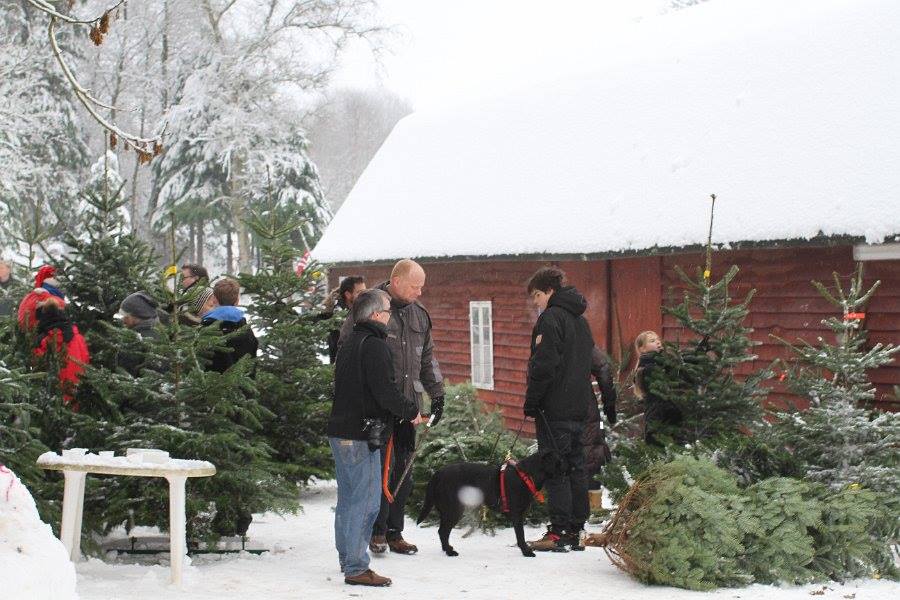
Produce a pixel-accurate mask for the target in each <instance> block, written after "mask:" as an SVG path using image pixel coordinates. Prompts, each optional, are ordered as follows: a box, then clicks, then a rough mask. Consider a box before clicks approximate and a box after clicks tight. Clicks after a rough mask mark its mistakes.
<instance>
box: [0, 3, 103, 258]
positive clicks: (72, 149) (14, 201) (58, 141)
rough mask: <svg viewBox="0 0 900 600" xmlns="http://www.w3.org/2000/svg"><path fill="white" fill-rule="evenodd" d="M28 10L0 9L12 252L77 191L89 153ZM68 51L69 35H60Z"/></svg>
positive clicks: (42, 28)
mask: <svg viewBox="0 0 900 600" xmlns="http://www.w3.org/2000/svg"><path fill="white" fill-rule="evenodd" d="M46 27H47V23H46V20H45V19H44V18H43V15H41V14H40V13H38V12H37V11H35V10H34V9H33V8H31V7H30V6H29V5H28V3H18V2H4V3H2V4H0V98H3V103H4V106H3V109H2V111H0V112H2V115H3V127H2V128H0V164H2V165H3V168H2V169H0V241H3V238H4V237H5V238H6V240H5V241H6V243H5V244H3V245H6V246H11V245H12V244H13V242H14V241H21V239H22V238H23V237H27V235H26V233H25V230H26V229H28V228H29V226H31V225H32V224H33V223H34V222H35V221H40V220H42V219H45V218H48V217H49V216H50V215H51V207H56V208H59V207H61V206H63V205H64V204H65V202H67V201H68V200H69V199H71V198H72V196H73V195H74V194H75V193H76V191H77V189H78V185H79V184H78V182H79V177H80V176H81V174H82V173H83V171H84V169H85V167H86V166H87V156H88V151H87V146H86V144H85V142H84V139H85V138H84V134H83V132H82V129H81V123H80V119H79V117H78V112H77V110H76V106H75V101H74V99H73V98H72V96H71V90H70V89H69V86H68V83H67V82H66V81H65V80H64V78H63V76H62V74H61V73H60V70H59V65H57V64H56V62H55V61H54V60H53V56H52V54H51V53H50V52H49V50H48V48H47V38H46V35H47V34H46ZM58 37H59V43H60V44H61V46H63V47H64V48H66V49H67V50H68V46H69V45H71V42H72V33H71V30H70V29H68V28H67V29H65V30H63V31H61V32H59V34H58Z"/></svg>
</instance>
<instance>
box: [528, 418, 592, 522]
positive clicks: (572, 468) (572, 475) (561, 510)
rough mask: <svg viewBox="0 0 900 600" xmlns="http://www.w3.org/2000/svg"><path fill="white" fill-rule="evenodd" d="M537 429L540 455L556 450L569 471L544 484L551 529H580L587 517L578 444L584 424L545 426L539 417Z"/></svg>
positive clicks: (582, 465)
mask: <svg viewBox="0 0 900 600" xmlns="http://www.w3.org/2000/svg"><path fill="white" fill-rule="evenodd" d="M548 424H549V430H548V428H547V426H548ZM536 425H537V441H538V450H540V451H542V452H543V451H546V450H556V449H558V450H559V452H560V454H562V456H563V458H564V459H565V460H566V464H567V465H568V467H569V471H568V474H567V475H561V476H559V477H554V478H553V479H548V480H547V481H546V482H545V483H544V486H545V487H546V489H547V495H548V496H549V497H548V499H547V507H548V509H549V512H550V528H551V530H552V531H553V532H555V533H562V532H563V531H565V530H580V529H583V528H584V524H585V522H586V521H587V519H588V516H590V503H589V501H588V485H587V478H586V477H585V474H584V446H583V445H582V443H581V436H582V434H583V433H584V422H582V421H549V423H548V422H547V421H545V420H544V419H543V418H541V417H538V419H537V422H536ZM551 436H552V438H551ZM551 439H552V440H553V441H555V442H556V445H554V443H553V441H551Z"/></svg>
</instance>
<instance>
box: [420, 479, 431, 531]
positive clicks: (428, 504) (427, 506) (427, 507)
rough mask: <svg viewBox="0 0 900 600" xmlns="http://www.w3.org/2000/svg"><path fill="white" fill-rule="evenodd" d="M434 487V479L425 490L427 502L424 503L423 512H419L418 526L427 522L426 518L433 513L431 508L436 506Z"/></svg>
mask: <svg viewBox="0 0 900 600" xmlns="http://www.w3.org/2000/svg"><path fill="white" fill-rule="evenodd" d="M434 485H435V484H434V479H433V478H432V479H431V480H430V481H429V482H428V487H427V488H425V501H424V502H422V510H420V511H419V518H418V519H416V524H417V525H418V524H419V523H421V522H422V521H424V520H425V517H427V516H428V513H430V512H431V507H432V506H434Z"/></svg>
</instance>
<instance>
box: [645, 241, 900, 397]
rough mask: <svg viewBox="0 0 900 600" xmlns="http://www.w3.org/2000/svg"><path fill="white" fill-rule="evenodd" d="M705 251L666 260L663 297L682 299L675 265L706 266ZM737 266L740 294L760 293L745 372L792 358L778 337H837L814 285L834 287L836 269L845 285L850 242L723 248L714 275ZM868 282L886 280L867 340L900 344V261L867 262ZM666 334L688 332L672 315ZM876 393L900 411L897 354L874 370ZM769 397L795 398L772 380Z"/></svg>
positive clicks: (871, 310) (850, 268)
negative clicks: (895, 394)
mask: <svg viewBox="0 0 900 600" xmlns="http://www.w3.org/2000/svg"><path fill="white" fill-rule="evenodd" d="M703 260H704V259H703V256H702V255H701V254H691V255H676V256H669V257H666V258H664V259H663V262H662V281H661V285H662V290H661V293H662V296H663V299H664V300H665V299H666V298H669V297H672V296H674V297H677V296H678V295H679V293H680V292H679V290H680V287H681V286H680V283H681V282H680V280H679V279H678V277H677V274H676V273H675V270H674V267H675V266H676V265H678V266H680V267H681V268H682V269H684V270H685V271H686V272H687V273H693V272H694V271H695V270H696V268H697V267H698V266H701V265H702V264H703ZM732 264H735V265H737V266H738V267H739V268H740V272H739V273H738V275H737V277H736V278H735V282H734V285H733V286H732V290H733V294H734V296H735V297H736V298H743V297H744V296H745V295H746V294H747V293H748V292H749V291H750V290H751V289H756V295H755V296H754V298H753V301H752V302H751V304H750V315H749V318H748V325H749V326H750V327H752V328H753V329H754V332H753V334H752V338H753V339H754V340H755V341H757V342H760V346H758V347H757V348H756V354H757V356H758V357H759V359H758V360H756V361H754V362H753V363H750V364H748V365H746V368H745V369H744V370H743V371H744V372H747V371H749V370H756V369H760V368H763V367H764V366H766V365H768V364H770V363H771V362H772V361H774V360H775V359H777V358H788V357H789V356H790V353H789V352H787V351H786V350H785V348H784V345H783V344H782V343H781V342H779V341H778V340H777V339H775V337H776V336H777V337H780V338H782V339H785V340H788V341H790V342H796V341H797V340H798V339H804V340H807V341H809V342H810V343H815V342H816V339H817V338H818V337H819V336H821V337H822V338H824V339H825V340H827V341H829V342H830V343H833V342H834V336H833V335H832V334H831V331H830V330H829V329H828V328H827V327H826V326H825V325H823V324H822V321H823V320H824V319H826V318H827V317H829V316H837V315H839V314H840V312H839V311H838V310H836V309H835V307H833V306H832V305H831V304H830V303H829V302H828V301H827V300H825V299H824V298H822V296H821V295H820V294H819V292H818V291H816V289H815V288H814V287H813V286H812V284H811V283H810V282H811V281H812V280H816V281H820V282H822V283H824V284H825V285H827V286H829V287H833V278H832V273H833V272H837V273H838V274H839V275H840V276H841V277H842V278H843V280H844V283H845V285H846V283H847V281H848V280H849V277H850V276H851V275H852V274H853V272H854V269H855V268H856V263H855V262H854V261H853V249H852V247H851V246H836V247H828V248H809V247H806V248H792V249H756V250H745V251H737V252H720V253H716V254H715V255H714V260H713V274H714V276H716V275H722V274H724V272H725V270H726V269H728V268H729V266H730V265H732ZM864 274H865V281H866V283H867V284H871V283H872V282H874V281H875V280H876V279H881V286H880V287H879V289H878V291H877V292H876V294H875V296H874V298H873V299H872V301H871V303H870V305H869V307H868V312H867V319H866V327H867V328H868V329H869V331H870V335H869V341H870V343H875V342H893V343H898V342H900V261H873V262H867V263H866V265H865V270H864ZM663 336H664V338H665V339H667V340H671V341H676V340H677V339H678V338H679V337H683V336H684V332H683V331H682V330H681V329H680V327H679V326H678V324H677V323H676V322H675V320H674V319H672V318H671V317H664V318H663ZM870 376H871V378H872V381H873V382H875V383H876V388H877V392H878V402H877V406H878V407H879V408H883V409H889V410H898V409H900V403H897V401H896V399H894V398H893V389H892V387H893V386H894V385H900V363H898V362H897V360H896V359H895V360H894V361H893V362H892V363H891V364H890V365H888V366H886V367H883V368H881V369H878V370H875V371H872V372H870ZM773 386H774V387H773V390H772V393H771V394H770V396H769V400H770V401H771V402H774V403H777V404H780V405H784V404H785V403H786V402H789V401H796V400H797V398H796V397H794V396H791V395H790V394H787V393H786V391H785V390H784V386H781V385H777V384H774V382H773Z"/></svg>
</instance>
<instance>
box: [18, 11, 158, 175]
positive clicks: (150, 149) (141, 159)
mask: <svg viewBox="0 0 900 600" xmlns="http://www.w3.org/2000/svg"><path fill="white" fill-rule="evenodd" d="M26 1H27V2H28V3H29V4H31V5H32V6H33V7H34V8H36V9H37V10H39V11H41V12H43V13H45V14H47V15H48V16H49V17H50V24H49V26H48V27H47V35H48V37H49V39H50V48H51V49H52V50H53V55H54V56H55V57H56V61H57V62H58V63H59V66H60V68H61V69H62V72H63V75H65V77H66V79H67V80H68V81H69V84H70V85H71V86H72V91H73V93H74V94H75V97H76V98H78V101H79V102H81V104H82V105H83V106H84V108H85V109H86V110H87V111H88V114H90V115H91V117H92V118H93V119H94V120H95V121H96V122H97V123H99V124H100V126H101V127H103V128H104V129H106V130H107V131H108V132H109V142H110V146H111V147H113V148H115V146H116V144H117V143H118V141H119V140H122V143H123V144H125V146H126V148H128V147H130V148H132V149H133V150H134V151H135V152H136V153H137V156H138V163H139V164H145V163H149V162H150V161H151V160H152V159H153V157H154V156H158V155H159V154H160V153H161V152H162V142H161V141H160V137H159V136H157V137H152V138H145V137H141V136H139V135H135V134H132V133H128V132H126V131H123V130H122V129H120V128H119V127H118V126H117V125H116V124H115V123H112V122H111V121H109V120H108V119H106V118H105V117H103V115H101V114H100V113H99V109H106V110H117V109H116V108H115V107H113V106H109V105H108V104H105V103H103V102H101V101H100V100H98V99H97V98H95V97H94V96H92V95H91V93H90V91H89V90H88V89H86V88H85V87H84V86H82V85H81V84H80V83H79V82H78V79H77V78H76V77H75V74H74V73H72V69H71V68H70V67H69V65H68V64H67V63H66V60H65V57H64V56H63V53H62V50H60V47H59V42H58V40H57V39H56V24H57V22H58V21H62V22H64V23H68V24H70V25H90V26H91V31H90V38H91V41H92V42H94V45H96V46H99V45H100V44H102V43H103V38H104V36H105V35H106V34H107V33H108V32H109V26H110V21H111V20H112V16H113V14H114V12H115V11H116V10H117V9H118V8H119V7H120V6H122V5H123V4H125V2H127V0H118V2H116V4H115V5H113V6H111V7H110V8H108V9H106V10H105V11H103V14H102V15H100V16H99V17H94V18H91V19H76V18H74V17H71V16H69V15H65V14H62V13H60V12H58V11H57V10H56V9H55V8H54V7H53V5H51V4H50V3H49V2H47V0H26Z"/></svg>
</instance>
